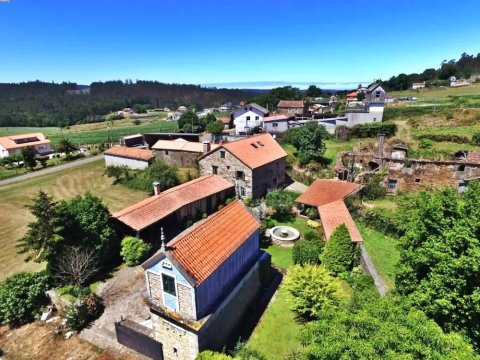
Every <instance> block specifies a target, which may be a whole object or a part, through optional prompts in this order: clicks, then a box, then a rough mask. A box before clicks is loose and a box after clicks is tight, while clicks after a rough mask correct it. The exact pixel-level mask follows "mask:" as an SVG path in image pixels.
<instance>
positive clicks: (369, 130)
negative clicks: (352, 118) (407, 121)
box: [350, 122, 397, 138]
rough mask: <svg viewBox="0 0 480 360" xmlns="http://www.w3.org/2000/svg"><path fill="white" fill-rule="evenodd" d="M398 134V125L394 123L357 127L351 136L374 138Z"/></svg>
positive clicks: (353, 129) (351, 132) (352, 130)
mask: <svg viewBox="0 0 480 360" xmlns="http://www.w3.org/2000/svg"><path fill="white" fill-rule="evenodd" d="M396 132H397V125H395V124H394V123H383V122H381V123H371V124H362V125H355V126H354V127H353V128H352V129H351V131H350V136H351V137H356V138H372V137H377V136H378V134H385V136H387V137H389V136H393V135H395V133H396Z"/></svg>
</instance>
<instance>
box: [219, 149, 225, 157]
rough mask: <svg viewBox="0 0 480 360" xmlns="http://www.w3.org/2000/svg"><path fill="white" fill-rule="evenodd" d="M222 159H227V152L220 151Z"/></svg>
mask: <svg viewBox="0 0 480 360" xmlns="http://www.w3.org/2000/svg"><path fill="white" fill-rule="evenodd" d="M220 158H221V159H225V151H223V150H222V151H220Z"/></svg>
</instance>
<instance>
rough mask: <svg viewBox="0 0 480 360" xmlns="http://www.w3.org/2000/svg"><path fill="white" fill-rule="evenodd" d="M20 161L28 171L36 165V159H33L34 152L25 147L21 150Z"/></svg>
mask: <svg viewBox="0 0 480 360" xmlns="http://www.w3.org/2000/svg"><path fill="white" fill-rule="evenodd" d="M22 159H23V163H24V164H25V166H27V167H28V168H29V169H30V170H33V168H34V167H35V166H36V165H37V159H35V151H34V150H33V149H32V148H31V147H25V148H23V149H22Z"/></svg>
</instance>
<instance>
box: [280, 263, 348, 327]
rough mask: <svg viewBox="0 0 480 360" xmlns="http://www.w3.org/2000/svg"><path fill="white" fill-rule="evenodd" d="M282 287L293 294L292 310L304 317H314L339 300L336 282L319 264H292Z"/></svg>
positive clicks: (336, 303)
mask: <svg viewBox="0 0 480 360" xmlns="http://www.w3.org/2000/svg"><path fill="white" fill-rule="evenodd" d="M284 287H285V289H286V290H287V291H288V292H290V294H292V295H293V301H292V310H293V311H295V312H296V313H298V314H299V315H300V316H302V317H304V318H306V319H312V318H316V317H317V316H319V315H320V313H321V312H322V311H324V310H325V309H327V308H331V307H336V306H337V305H338V304H339V302H340V296H339V293H338V287H337V283H336V282H335V280H334V278H333V277H332V276H331V275H330V274H329V273H328V271H327V270H325V269H324V268H322V267H319V266H315V265H308V264H307V265H305V266H299V265H294V266H293V267H292V268H291V269H290V270H289V271H288V273H287V275H286V276H285V282H284Z"/></svg>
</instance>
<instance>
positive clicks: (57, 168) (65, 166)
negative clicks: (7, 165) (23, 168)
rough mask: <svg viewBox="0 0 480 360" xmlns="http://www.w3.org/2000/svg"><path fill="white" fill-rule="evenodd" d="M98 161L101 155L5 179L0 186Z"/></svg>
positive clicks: (101, 157)
mask: <svg viewBox="0 0 480 360" xmlns="http://www.w3.org/2000/svg"><path fill="white" fill-rule="evenodd" d="M100 159H103V154H101V155H97V156H92V157H89V158H86V159H81V160H76V161H72V162H69V163H66V164H62V165H57V166H52V167H50V168H46V169H41V170H37V171H35V172H31V173H28V174H25V175H20V176H16V177H13V178H10V179H5V180H2V181H0V186H3V185H8V184H13V183H16V182H19V181H23V180H28V179H32V178H35V177H38V176H42V175H47V174H54V173H56V172H59V171H62V170H66V169H71V168H75V167H77V166H80V165H83V164H88V163H91V162H94V161H97V160H100Z"/></svg>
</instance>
